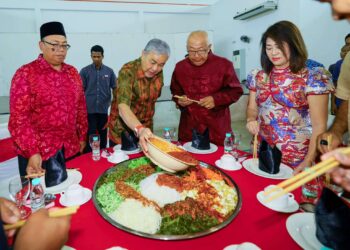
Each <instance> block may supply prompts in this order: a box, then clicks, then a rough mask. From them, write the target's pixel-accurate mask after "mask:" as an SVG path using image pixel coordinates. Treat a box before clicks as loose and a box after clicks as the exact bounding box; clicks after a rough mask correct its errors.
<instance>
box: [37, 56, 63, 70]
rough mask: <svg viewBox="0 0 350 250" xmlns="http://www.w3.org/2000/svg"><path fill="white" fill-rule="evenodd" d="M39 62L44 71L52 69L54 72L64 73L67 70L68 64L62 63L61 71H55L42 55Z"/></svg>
mask: <svg viewBox="0 0 350 250" xmlns="http://www.w3.org/2000/svg"><path fill="white" fill-rule="evenodd" d="M38 61H39V65H40V67H41V68H42V69H51V70H54V71H56V72H62V71H66V69H67V64H65V63H62V67H61V70H60V71H57V70H55V69H54V68H53V67H52V66H51V65H50V64H49V63H48V62H47V61H46V60H45V59H44V57H43V54H40V55H39V56H38Z"/></svg>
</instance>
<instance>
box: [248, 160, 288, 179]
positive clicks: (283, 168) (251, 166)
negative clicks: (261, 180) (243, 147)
mask: <svg viewBox="0 0 350 250" xmlns="http://www.w3.org/2000/svg"><path fill="white" fill-rule="evenodd" d="M243 167H244V168H245V169H246V170H248V171H249V172H251V173H253V174H255V175H258V176H262V177H265V178H270V179H277V180H284V179H288V178H290V177H292V176H293V169H292V168H290V167H288V166H287V165H285V164H283V163H281V165H280V171H279V173H277V174H269V173H266V172H264V171H262V170H260V169H259V159H253V158H250V159H248V160H245V161H244V162H243Z"/></svg>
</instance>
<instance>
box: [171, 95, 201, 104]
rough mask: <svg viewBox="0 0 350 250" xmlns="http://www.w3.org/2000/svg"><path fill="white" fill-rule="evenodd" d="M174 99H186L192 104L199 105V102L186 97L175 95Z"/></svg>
mask: <svg viewBox="0 0 350 250" xmlns="http://www.w3.org/2000/svg"><path fill="white" fill-rule="evenodd" d="M174 97H175V98H177V99H185V98H186V99H187V100H189V101H192V102H195V103H199V101H197V100H193V99H190V98H188V97H185V96H179V95H174Z"/></svg>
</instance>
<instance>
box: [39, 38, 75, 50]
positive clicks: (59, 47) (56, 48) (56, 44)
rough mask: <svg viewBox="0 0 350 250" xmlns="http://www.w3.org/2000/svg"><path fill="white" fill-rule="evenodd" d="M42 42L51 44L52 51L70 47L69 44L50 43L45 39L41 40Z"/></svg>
mask: <svg viewBox="0 0 350 250" xmlns="http://www.w3.org/2000/svg"><path fill="white" fill-rule="evenodd" d="M42 42H43V43H46V44H49V45H51V46H52V47H53V51H58V50H60V49H63V50H68V49H69V48H70V47H71V46H70V45H69V44H58V43H50V42H48V41H45V40H42Z"/></svg>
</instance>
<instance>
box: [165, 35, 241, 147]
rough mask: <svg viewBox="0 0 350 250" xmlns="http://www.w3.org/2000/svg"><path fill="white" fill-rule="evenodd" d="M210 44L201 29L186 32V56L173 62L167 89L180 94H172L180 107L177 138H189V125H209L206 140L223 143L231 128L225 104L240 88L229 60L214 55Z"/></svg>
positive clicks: (201, 128)
mask: <svg viewBox="0 0 350 250" xmlns="http://www.w3.org/2000/svg"><path fill="white" fill-rule="evenodd" d="M210 47H211V45H210V44H209V41H208V34H207V33H206V32H205V31H194V32H192V33H191V34H190V35H189V37H188V39H187V52H188V58H185V59H184V60H182V61H180V62H178V63H177V64H176V67H175V70H174V73H173V76H172V79H171V85H170V89H171V93H172V94H173V96H175V95H178V96H183V97H184V98H181V99H176V98H173V100H174V101H175V102H176V104H177V105H178V106H180V109H181V117H180V124H179V140H180V141H183V142H187V141H191V140H192V129H196V130H197V131H198V132H200V133H203V132H204V131H205V130H206V128H209V135H210V141H211V142H213V143H215V144H217V145H223V143H224V139H225V134H226V133H227V132H231V131H232V129H231V117H230V110H229V106H230V105H231V104H232V103H234V102H236V101H237V100H238V99H239V98H240V97H241V95H242V93H243V90H242V87H241V86H240V83H239V80H238V78H237V76H236V74H235V72H234V69H233V64H232V62H230V61H229V60H227V59H225V58H223V57H219V56H216V55H214V54H213V53H212V52H211V49H210ZM185 97H186V98H185ZM192 100H197V101H199V103H195V102H193V101H192Z"/></svg>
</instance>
